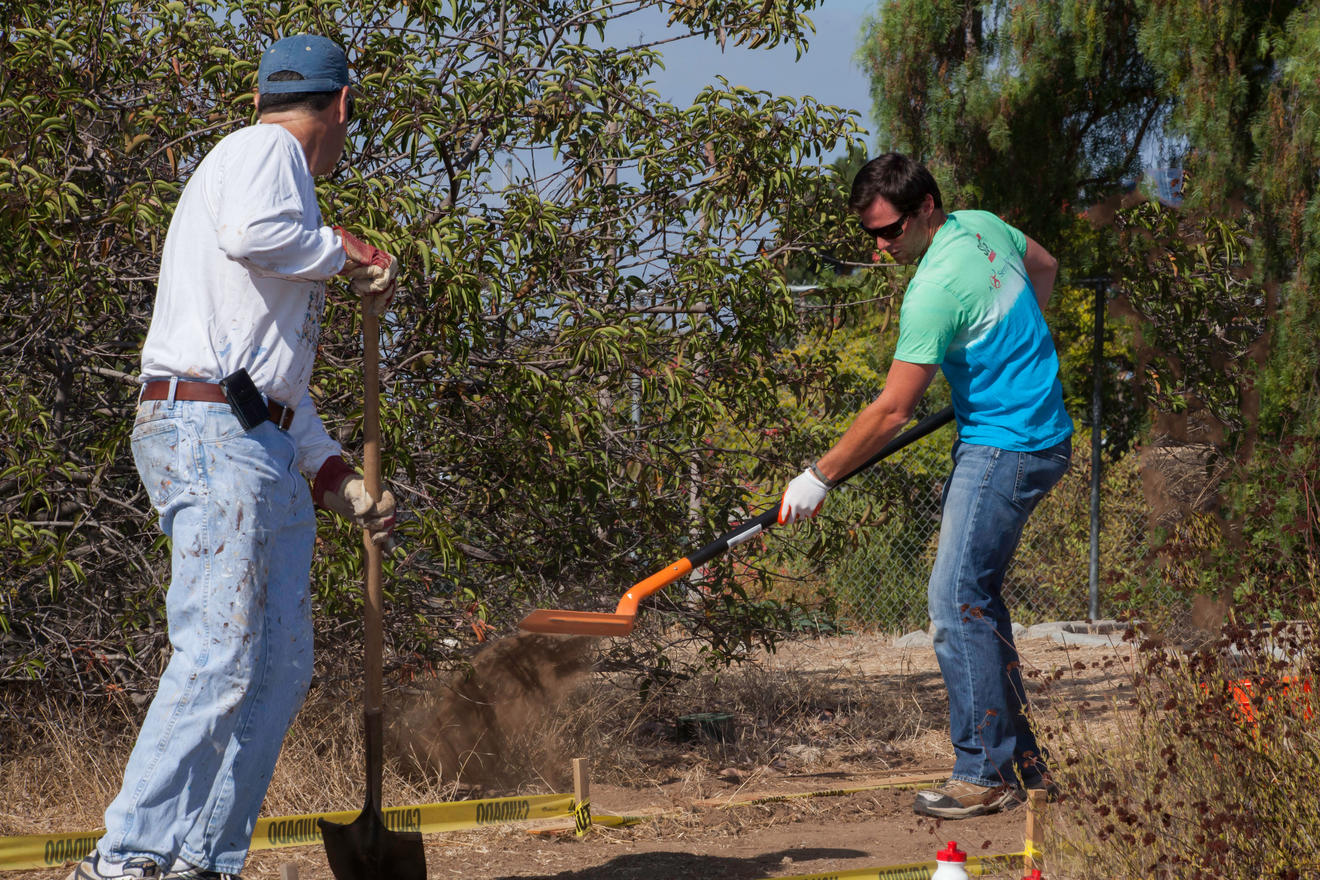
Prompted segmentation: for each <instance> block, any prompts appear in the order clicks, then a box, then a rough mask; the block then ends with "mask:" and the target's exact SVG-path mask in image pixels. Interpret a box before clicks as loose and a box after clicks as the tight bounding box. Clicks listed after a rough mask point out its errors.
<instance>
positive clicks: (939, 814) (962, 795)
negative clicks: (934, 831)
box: [912, 779, 1021, 819]
mask: <svg viewBox="0 0 1320 880" xmlns="http://www.w3.org/2000/svg"><path fill="white" fill-rule="evenodd" d="M1019 803H1021V801H1020V800H1018V788H1017V786H1015V785H992V786H984V785H977V784H976V783H974V782H963V781H962V780H961V779H950V780H949V781H948V782H946V783H944V784H943V785H941V786H940V787H939V788H928V789H925V790H924V791H919V792H917V799H916V800H915V801H914V802H913V803H912V809H913V811H915V812H917V813H919V814H921V815H923V816H935V817H936V818H939V819H966V818H969V817H971V816H986V815H989V814H990V813H998V812H999V811H1000V810H1006V809H1008V808H1010V807H1016V806H1017V805H1018V804H1019Z"/></svg>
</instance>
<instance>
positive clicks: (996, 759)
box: [927, 440, 1072, 785]
mask: <svg viewBox="0 0 1320 880" xmlns="http://www.w3.org/2000/svg"><path fill="white" fill-rule="evenodd" d="M1071 457H1072V442H1071V441H1070V440H1065V441H1063V442H1062V443H1060V444H1058V445H1057V446H1052V447H1050V448H1049V449H1043V450H1041V451H1039V452H1008V451H1005V450H1003V449H997V448H995V447H993V446H977V445H974V444H971V443H962V442H956V443H955V444H954V447H953V473H952V474H950V475H949V479H948V480H947V481H946V482H945V484H944V495H943V499H942V501H943V511H944V513H943V518H942V520H941V523H940V539H939V550H938V552H937V553H936V556H935V566H934V569H933V570H932V571H931V575H930V585H929V589H928V591H927V599H928V601H929V608H930V619H931V622H932V624H933V625H934V641H935V656H936V658H937V659H938V660H939V664H940V672H941V673H942V674H943V676H944V684H945V687H946V688H947V689H948V692H949V735H950V738H951V739H952V741H953V750H954V763H953V773H952V778H953V779H960V780H962V781H964V782H972V783H975V784H977V785H1002V784H1010V785H1016V784H1017V780H1018V776H1017V771H1018V770H1021V771H1022V772H1023V780H1024V781H1027V780H1029V779H1030V778H1032V777H1035V776H1039V774H1040V773H1041V771H1042V769H1043V762H1044V759H1043V756H1041V755H1040V754H1039V748H1038V746H1037V744H1036V737H1035V734H1033V733H1032V731H1031V725H1030V724H1029V723H1028V720H1027V715H1026V699H1025V694H1024V692H1023V690H1022V676H1021V673H1020V672H1019V670H1018V654H1017V647H1016V646H1015V645H1014V643H1013V628H1012V624H1011V622H1010V621H1009V619H1008V609H1007V608H1006V607H1005V606H1004V599H1003V595H1002V590H1003V586H1004V573H1005V571H1007V570H1008V564H1009V562H1010V561H1011V560H1012V559H1013V553H1014V551H1016V550H1017V545H1018V541H1019V540H1020V539H1021V537H1022V528H1023V526H1025V525H1026V523H1027V517H1029V516H1030V515H1031V511H1032V510H1033V509H1034V508H1035V507H1036V503H1037V502H1038V501H1040V499H1041V498H1043V497H1045V494H1046V493H1047V492H1049V490H1050V489H1051V488H1052V487H1053V486H1054V484H1055V483H1057V482H1058V481H1059V478H1060V477H1062V476H1063V474H1064V473H1065V472H1066V471H1067V470H1068V462H1069V459H1070V458H1071Z"/></svg>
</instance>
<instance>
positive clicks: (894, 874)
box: [766, 853, 1022, 880]
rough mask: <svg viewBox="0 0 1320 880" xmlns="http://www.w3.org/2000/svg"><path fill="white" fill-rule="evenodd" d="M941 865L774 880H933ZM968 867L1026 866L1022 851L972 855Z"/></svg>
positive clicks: (971, 870) (983, 870) (977, 870)
mask: <svg viewBox="0 0 1320 880" xmlns="http://www.w3.org/2000/svg"><path fill="white" fill-rule="evenodd" d="M937 867H939V863H938V862H917V863H915V864H911V865H890V866H889V867H886V868H854V869H853V870H851V871H826V872H825V873H823V874H798V875H796V876H793V877H776V878H774V880H930V878H931V876H932V875H933V874H934V873H935V869H936V868H937ZM964 867H965V869H966V871H967V874H968V875H969V876H972V877H978V876H985V875H990V874H996V873H999V872H1000V871H1006V870H1009V869H1012V868H1020V867H1022V853H1008V854H1006V855H1000V856H971V857H969V858H968V859H967V862H966V864H965V866H964ZM766 880H770V878H766Z"/></svg>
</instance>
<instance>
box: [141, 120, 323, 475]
mask: <svg viewBox="0 0 1320 880" xmlns="http://www.w3.org/2000/svg"><path fill="white" fill-rule="evenodd" d="M344 259H345V257H344V248H343V244H342V243H341V242H340V240H339V235H338V233H336V232H335V231H334V230H333V229H331V228H330V227H328V226H322V225H321V211H320V208H319V207H318V206H317V204H316V191H315V188H314V181H313V178H312V174H311V171H310V170H309V169H308V167H307V158H306V156H305V155H304V154H303V149H302V145H301V144H299V143H298V140H297V139H296V138H295V137H294V136H293V135H292V134H290V133H289V132H288V131H286V130H285V129H284V128H283V127H282V126H280V125H269V124H257V125H252V126H249V127H248V128H244V129H241V130H240V131H236V132H234V133H233V134H231V135H229V136H228V137H226V138H225V139H224V140H222V141H220V143H218V144H217V145H216V146H215V148H214V149H213V150H211V152H210V153H209V154H207V156H206V158H204V159H203V160H202V162H201V164H200V165H198V166H197V171H196V172H195V173H194V174H193V176H192V178H191V179H190V180H189V181H188V183H187V185H186V186H185V187H184V188H183V195H182V196H181V197H180V199H179V205H178V207H177V208H175V211H174V217H173V219H171V221H170V228H169V232H168V233H167V234H166V236H165V248H164V253H163V254H162V256H161V264H160V281H159V284H158V286H157V289H156V307H155V310H154V312H153V313H152V316H151V328H150V330H148V331H147V341H146V344H145V345H144V346H143V348H142V376H141V380H142V381H143V382H146V381H150V380H152V379H168V378H170V377H172V376H178V377H179V378H186V379H194V380H202V381H206V382H216V381H218V380H219V379H221V378H223V377H224V376H227V375H229V374H230V373H232V372H234V371H235V370H237V369H239V368H240V367H245V368H246V369H247V371H248V373H249V374H250V375H251V376H252V381H253V382H254V383H255V384H256V386H257V388H259V389H260V390H261V392H262V393H263V394H265V395H266V396H267V397H269V398H270V399H271V400H274V401H276V402H277V403H282V404H286V405H288V406H292V407H293V408H294V410H295V413H294V419H293V424H292V425H291V426H290V428H289V434H290V435H291V436H292V437H293V439H294V441H295V442H296V443H297V445H298V466H299V468H300V469H301V470H302V472H303V473H304V474H307V475H308V476H314V475H315V474H316V471H317V470H318V469H319V468H320V467H321V465H322V464H323V463H324V462H325V460H326V459H327V458H329V457H330V456H331V455H338V454H339V452H340V447H339V444H338V443H336V442H335V441H334V440H332V439H331V438H330V436H329V435H328V434H327V433H326V430H325V426H324V425H323V424H322V423H321V417H320V416H319V415H318V414H317V412H316V407H315V406H313V405H312V400H311V397H310V396H309V395H308V393H307V383H308V380H309V379H310V378H311V375H312V363H313V361H314V360H315V358H316V344H317V339H318V338H319V336H320V333H321V314H322V312H323V311H324V309H325V281H326V279H328V278H331V277H333V276H334V275H335V273H336V272H338V271H339V270H340V269H341V268H342V267H343V265H344Z"/></svg>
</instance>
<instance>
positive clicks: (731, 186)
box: [0, 0, 858, 692]
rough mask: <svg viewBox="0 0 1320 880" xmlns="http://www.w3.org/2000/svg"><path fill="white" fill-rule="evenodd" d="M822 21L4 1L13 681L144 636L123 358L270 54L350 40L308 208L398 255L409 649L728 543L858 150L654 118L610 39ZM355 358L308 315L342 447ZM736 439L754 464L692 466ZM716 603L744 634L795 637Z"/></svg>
mask: <svg viewBox="0 0 1320 880" xmlns="http://www.w3.org/2000/svg"><path fill="white" fill-rule="evenodd" d="M813 5H814V0H801V2H795V0H771V2H759V0H758V2H754V3H753V2H749V0H728V2H721V3H714V4H712V3H658V2H649V0H637V2H628V3H622V4H612V3H601V2H596V0H560V2H554V3H551V4H549V5H546V4H544V3H531V2H520V0H505V2H500V3H477V2H469V0H459V2H456V3H441V2H439V0H422V2H408V3H402V2H400V3H384V4H374V5H371V6H369V7H366V8H364V7H361V6H360V4H351V3H347V2H342V0H335V2H329V3H318V4H315V5H307V4H303V3H299V2H279V3H274V4H271V3H266V2H256V0H233V2H209V0H187V2H183V0H170V2H159V0H156V2H146V3H127V2H109V3H104V4H92V5H89V4H83V3H77V2H63V3H60V2H57V3H55V4H53V5H52V4H50V3H35V2H17V3H11V4H8V5H6V6H5V7H4V10H3V11H0V23H2V24H3V27H0V40H2V41H3V53H4V57H5V64H4V67H3V69H2V70H0V121H2V122H3V124H2V125H0V200H3V202H4V205H5V211H4V213H3V216H0V252H3V253H4V254H6V255H7V256H6V259H5V260H3V261H0V262H2V263H3V265H0V303H3V308H2V309H0V350H3V351H4V353H5V355H6V357H7V359H8V366H9V369H8V370H7V371H6V378H5V380H4V381H5V386H6V388H5V392H6V393H5V394H4V395H3V399H2V401H0V516H2V518H0V559H3V568H4V570H5V571H6V573H7V574H6V578H5V580H4V582H3V584H0V595H2V596H3V601H4V604H3V606H0V623H3V625H4V627H5V631H6V632H7V633H8V634H9V635H8V636H7V637H6V638H5V640H4V641H3V642H0V666H2V667H3V668H4V670H5V671H4V673H3V674H4V675H5V676H6V677H13V676H14V675H16V674H20V675H21V674H26V675H29V676H31V677H33V678H34V679H38V680H44V681H46V682H49V681H51V680H52V677H53V675H54V670H55V669H56V668H57V667H63V668H64V669H66V670H68V669H74V670H76V671H78V672H79V673H80V674H81V675H82V676H84V677H83V678H82V679H80V680H79V682H78V683H79V684H81V685H83V686H85V687H86V688H87V689H88V691H89V692H91V691H94V690H96V688H97V687H101V686H104V685H105V683H107V682H111V681H112V680H113V679H114V677H115V676H119V677H121V678H126V679H133V680H135V681H136V680H138V679H140V678H142V677H141V676H136V675H135V674H134V672H133V670H132V669H131V667H129V666H126V665H125V663H126V660H125V658H126V657H130V656H138V655H141V654H144V653H149V652H151V651H155V650H160V649H162V648H163V647H164V639H163V633H162V632H161V629H162V628H161V627H160V626H159V619H158V614H159V607H160V593H161V588H162V586H163V582H164V580H165V579H166V576H167V572H166V565H167V561H166V554H165V553H163V552H161V545H162V544H163V539H160V538H159V537H158V536H156V535H155V534H154V530H153V529H152V528H151V527H150V526H149V523H148V521H147V518H146V516H147V510H148V506H147V502H146V500H145V496H144V495H143V494H142V492H141V490H140V487H139V486H138V484H137V479H136V475H135V473H134V470H133V468H132V466H131V462H130V460H129V447H128V437H129V432H130V429H131V420H132V411H133V405H134V394H135V390H136V388H135V384H134V380H133V374H134V372H135V370H136V366H137V352H138V349H139V347H140V344H141V340H142V338H143V336H144V333H145V327H146V321H147V319H148V317H149V315H150V307H151V301H152V295H153V282H154V276H155V272H156V266H157V257H158V253H159V247H160V243H161V240H162V238H163V236H164V231H165V227H166V223H167V221H168V217H169V214H170V209H171V207H172V205H173V203H174V201H175V199H176V198H177V195H178V192H179V190H180V187H181V183H182V181H183V180H184V179H186V177H187V176H188V174H189V173H190V172H191V170H192V169H193V168H194V167H195V165H196V163H197V162H198V161H199V160H200V158H201V157H202V156H203V155H204V154H205V153H206V151H207V149H208V148H209V147H210V146H211V145H212V144H214V143H215V141H216V140H217V139H219V138H220V137H222V136H223V135H225V134H226V133H228V132H230V131H232V130H234V129H235V128H236V127H238V126H241V125H243V124H245V123H246V122H247V121H249V120H250V119H251V103H250V98H251V89H252V85H253V82H254V77H255V69H256V65H255V58H256V53H257V47H259V46H261V45H264V44H265V43H267V42H269V41H270V40H271V39H272V38H275V37H277V36H280V35H284V34H288V33H295V32H299V31H315V32H324V33H326V34H329V35H332V36H335V37H337V38H339V39H340V40H341V41H342V43H343V44H344V45H345V47H346V49H347V50H348V52H349V56H350V65H351V67H352V69H353V71H354V74H355V77H356V79H357V80H358V82H359V83H360V88H361V92H362V97H361V100H360V102H359V106H360V112H359V120H360V121H359V122H357V123H356V127H355V129H354V130H353V132H351V134H350V145H349V153H350V154H351V155H350V159H351V161H349V162H347V163H344V164H343V165H341V167H340V168H339V169H338V170H337V171H336V172H335V174H334V175H333V177H332V178H331V179H330V180H329V181H328V183H326V184H323V185H322V187H321V188H320V192H321V194H322V207H323V213H324V214H325V216H326V217H327V218H331V219H332V220H333V222H338V223H342V224H343V225H345V226H347V227H349V228H351V229H357V230H361V231H362V232H363V235H364V236H365V237H367V238H370V239H371V240H372V241H373V242H374V243H377V244H381V245H383V246H385V247H387V248H388V249H389V250H391V251H393V252H394V253H396V254H398V255H399V256H400V257H401V259H402V260H403V264H404V270H403V278H404V284H403V291H402V293H401V295H400V296H399V297H398V298H397V302H396V307H395V310H394V312H393V313H392V314H390V315H389V316H387V318H386V319H385V321H384V328H385V329H384V336H383V345H384V366H383V373H382V381H383V392H384V400H383V403H382V418H383V425H384V432H385V438H384V447H385V462H384V471H385V476H386V479H387V483H388V485H390V486H391V488H392V489H393V491H394V492H395V493H396V495H398V496H400V497H401V499H402V504H403V509H404V511H405V514H404V517H403V522H402V525H401V527H400V529H399V533H400V538H401V541H402V544H403V548H404V552H403V553H401V554H397V555H396V556H395V557H394V558H393V559H392V561H391V563H390V564H389V566H388V568H387V579H386V582H387V585H388V587H389V590H390V593H391V598H392V601H393V603H394V606H393V607H394V613H393V614H391V615H390V616H389V619H390V621H391V622H392V623H393V624H395V627H396V631H395V633H394V639H395V649H396V651H397V652H398V655H399V656H404V655H406V653H407V652H408V651H417V652H420V654H421V655H422V656H424V657H428V658H429V657H434V656H435V655H436V652H437V650H439V648H438V646H439V645H440V641H441V640H445V639H450V638H452V637H454V636H455V635H456V634H458V635H461V634H462V633H463V632H468V624H469V623H471V622H472V621H473V620H474V619H476V618H490V619H491V620H492V621H493V622H494V623H495V624H496V625H497V626H498V627H508V626H509V625H510V624H511V622H512V621H514V620H516V619H517V618H518V617H520V616H521V615H522V613H524V612H525V611H526V610H529V609H530V608H531V607H534V606H535V605H537V604H543V603H553V604H555V605H567V604H587V605H588V606H589V607H599V606H600V603H601V602H602V601H604V602H610V601H613V600H616V599H617V597H618V594H619V593H620V592H621V590H622V589H623V588H624V587H625V586H626V584H628V583H631V582H632V581H633V580H635V579H636V578H637V577H638V576H639V575H640V574H644V573H647V572H648V571H649V569H650V567H651V566H653V565H658V564H660V563H662V562H664V561H667V560H668V559H670V558H672V556H673V553H674V551H675V550H676V548H677V547H678V546H679V545H681V544H682V543H684V541H685V539H686V537H687V535H688V534H689V532H692V531H696V532H705V531H710V530H714V529H718V530H723V528H724V527H725V526H726V525H727V523H728V520H729V518H730V517H731V516H736V515H737V513H738V511H739V510H740V509H741V508H742V505H744V504H745V502H746V499H745V498H744V479H745V476H746V473H747V472H748V470H749V469H750V468H754V467H756V466H758V465H759V464H760V463H761V456H762V453H761V447H762V445H763V444H762V443H761V442H760V438H761V436H762V435H761V433H760V432H761V429H762V427H763V426H765V425H767V424H770V423H773V422H775V421H776V415H775V411H776V406H777V400H776V392H775V389H776V387H777V386H778V385H779V384H781V383H782V382H784V381H785V380H786V378H787V374H786V370H787V367H786V365H785V364H784V363H783V362H781V361H779V360H777V359H775V358H774V357H772V356H771V354H772V352H773V350H774V348H775V346H776V345H777V343H778V342H779V341H780V340H782V339H785V338H791V337H792V336H793V335H794V332H795V331H794V328H795V326H796V324H797V322H798V320H799V317H798V312H797V311H796V310H795V308H794V302H793V298H792V296H791V294H790V292H789V291H788V289H787V288H786V286H785V285H784V283H783V281H782V280H781V268H782V257H783V255H784V254H787V253H791V252H794V251H795V250H798V249H801V248H803V247H807V246H808V245H809V244H810V243H811V242H816V241H820V240H822V239H823V238H824V237H825V233H823V232H822V230H823V229H830V228H837V226H838V224H839V223H840V222H841V218H840V216H839V212H840V211H841V210H842V207H841V206H839V207H837V208H836V209H835V210H834V212H833V213H828V212H827V213H822V212H821V211H820V210H816V211H814V212H805V211H803V210H802V209H800V208H797V207H795V206H797V205H800V204H803V203H804V198H805V199H810V197H811V196H812V194H813V193H815V192H816V191H817V190H820V189H821V188H823V187H826V186H828V184H827V183H826V182H825V181H824V177H823V176H822V174H821V172H820V169H819V168H818V167H817V164H818V163H817V159H818V158H819V157H820V156H821V155H822V153H823V152H824V151H828V150H831V149H833V148H834V147H835V145H836V144H838V143H840V142H846V141H848V140H849V139H850V138H852V137H853V136H854V135H855V134H856V132H857V131H858V129H857V127H856V123H855V119H854V118H852V116H851V114H849V113H847V112H845V111H843V110H840V109H838V108H834V107H826V106H821V105H819V104H818V103H817V102H815V101H813V100H811V99H802V100H790V99H785V98H779V97H775V96H772V95H769V94H766V93H763V92H755V91H750V90H747V89H744V88H739V87H735V86H731V85H728V84H723V85H720V86H716V87H711V88H708V89H706V90H704V91H703V92H702V93H701V94H700V95H698V96H697V98H696V99H695V100H694V102H693V104H692V106H690V107H676V106H672V105H670V104H667V103H664V102H662V101H660V100H659V98H658V96H657V95H656V94H655V92H654V91H651V90H648V88H647V86H648V80H647V76H648V74H649V72H650V71H651V70H653V69H654V67H655V65H657V64H659V63H660V62H661V55H660V52H659V49H658V43H659V42H660V41H657V42H656V43H650V44H641V45H630V46H625V47H615V46H607V45H606V44H605V43H604V41H603V33H604V29H605V28H606V27H607V26H610V25H612V24H616V23H617V22H618V21H619V20H620V19H622V18H624V17H626V16H627V15H630V14H633V13H635V12H637V11H639V10H642V9H645V8H648V7H657V8H661V9H664V10H667V11H668V12H669V13H670V15H671V20H672V22H673V23H674V24H675V25H676V26H677V27H679V28H680V33H682V34H686V35H687V36H688V37H689V38H702V37H704V36H712V37H718V39H720V40H721V41H727V42H732V43H735V44H744V45H746V46H749V47H757V46H767V47H768V46H774V45H779V44H783V43H793V44H796V45H797V46H798V47H799V50H801V48H802V47H804V46H805V41H806V38H807V36H808V35H809V32H810V24H809V20H808V19H807V18H806V17H805V15H804V13H805V12H807V11H809V10H810V9H811V8H812V6H813ZM814 201H815V202H817V203H823V202H822V200H820V199H815V200H814ZM784 230H791V234H788V235H785V234H784ZM359 333H360V327H359V323H358V320H357V308H356V304H355V303H354V302H352V301H350V299H349V298H347V297H345V296H343V295H339V296H334V295H332V297H331V304H330V306H329V307H328V311H327V314H326V316H325V320H324V321H323V331H322V354H321V360H320V364H319V366H318V369H317V371H316V372H315V374H314V376H313V380H312V386H313V389H312V390H313V395H314V397H315V399H316V401H317V405H318V408H319V409H320V411H321V412H322V414H323V415H324V416H325V418H326V421H327V425H328V427H329V428H330V429H331V431H332V433H335V434H337V435H338V436H339V437H340V438H341V439H342V440H343V441H344V443H345V445H346V447H347V448H348V449H349V450H353V449H356V448H358V447H359V446H360V442H361V437H360V400H361V396H362V391H361V379H360V371H359V367H358V356H359V352H360V340H359ZM728 426H736V428H737V430H736V432H735V433H737V434H738V435H739V436H740V437H741V438H742V439H743V440H745V441H747V442H741V443H739V444H735V445H733V446H731V447H730V448H728V449H722V448H715V447H713V446H712V445H711V444H710V443H709V442H708V438H710V437H712V436H715V435H717V434H720V433H721V432H723V433H724V434H725V435H727V434H728V433H729V431H728V430H727V427H728ZM748 438H752V439H751V440H748ZM321 535H322V539H323V540H322V541H321V543H320V547H319V551H318V559H317V563H316V565H315V569H314V572H313V585H314V589H315V592H316V595H317V599H318V600H319V606H318V607H319V613H320V615H321V616H320V618H319V624H320V625H319V628H318V632H320V633H322V635H323V638H324V639H325V640H328V641H330V642H338V641H340V640H342V639H345V638H351V637H352V634H353V633H355V632H356V628H355V627H353V626H352V625H351V621H353V620H354V619H355V618H356V611H355V607H356V603H357V601H358V599H357V593H358V591H357V587H356V585H357V584H358V583H359V582H360V575H359V571H360V568H359V566H360V563H359V561H358V552H359V550H358V546H357V539H356V537H355V536H354V535H353V533H352V531H351V530H350V529H348V528H347V527H339V528H336V527H334V526H333V525H331V523H330V522H329V521H328V520H327V521H326V522H323V523H322V529H321ZM739 589H741V587H739ZM602 597H604V598H603V599H602ZM748 607H749V608H750V607H753V606H750V605H749V606H748ZM721 608H722V610H720V611H719V613H720V614H724V615H725V616H724V618H721V619H724V620H726V621H727V622H728V626H729V629H728V630H727V631H728V632H731V633H733V634H734V636H736V638H735V641H736V640H737V639H743V640H745V639H747V638H751V633H752V624H754V623H757V622H758V621H759V623H760V624H767V625H771V626H774V625H781V624H782V623H783V619H784V618H783V616H782V615H779V612H778V611H776V610H775V609H774V608H773V607H771V608H769V610H766V608H765V607H763V606H759V605H757V606H755V607H754V608H753V611H752V612H750V613H749V614H745V615H744V619H742V620H741V621H740V620H737V619H734V618H735V617H736V615H737V613H738V608H739V606H738V603H736V602H730V603H727V604H726V605H724V606H721ZM717 610H718V609H717ZM693 614H694V616H696V617H700V616H701V615H700V610H698V611H697V612H693ZM756 615H761V616H760V617H759V618H756ZM777 615H778V616H777ZM752 618H756V619H755V620H752ZM749 620H751V621H752V623H748V621H749ZM116 657H117V658H118V659H115V658H116ZM145 665H150V664H149V663H146V664H145ZM94 685H95V686H94Z"/></svg>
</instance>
